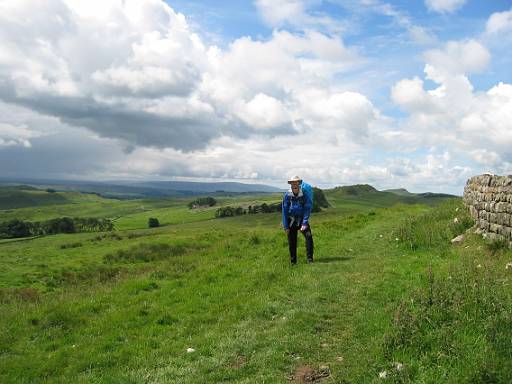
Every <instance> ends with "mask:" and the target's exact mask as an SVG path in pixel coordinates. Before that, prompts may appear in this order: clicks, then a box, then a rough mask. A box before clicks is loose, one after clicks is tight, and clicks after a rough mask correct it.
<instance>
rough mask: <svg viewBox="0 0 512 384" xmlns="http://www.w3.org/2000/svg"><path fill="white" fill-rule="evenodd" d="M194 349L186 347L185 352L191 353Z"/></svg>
mask: <svg viewBox="0 0 512 384" xmlns="http://www.w3.org/2000/svg"><path fill="white" fill-rule="evenodd" d="M195 351H196V350H195V349H194V348H187V353H193V352H195Z"/></svg>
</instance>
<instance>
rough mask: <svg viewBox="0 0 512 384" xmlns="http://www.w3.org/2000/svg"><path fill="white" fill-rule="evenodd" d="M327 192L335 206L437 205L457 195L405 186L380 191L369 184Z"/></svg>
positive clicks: (328, 190) (337, 188) (338, 188)
mask: <svg viewBox="0 0 512 384" xmlns="http://www.w3.org/2000/svg"><path fill="white" fill-rule="evenodd" d="M325 194H326V196H327V199H328V200H329V202H330V203H332V204H333V205H334V206H337V205H338V206H339V205H346V204H352V205H357V206H369V207H370V206H372V207H373V206H376V207H389V206H392V205H395V204H398V203H402V204H427V205H435V204H438V203H439V202H441V201H443V200H446V199H448V198H454V197H457V196H453V195H448V194H444V193H431V192H426V193H411V192H409V191H407V190H406V189H403V188H399V189H388V190H385V191H379V190H377V189H376V188H374V187H372V186H371V185H368V184H357V185H349V186H343V187H336V188H333V189H327V190H325Z"/></svg>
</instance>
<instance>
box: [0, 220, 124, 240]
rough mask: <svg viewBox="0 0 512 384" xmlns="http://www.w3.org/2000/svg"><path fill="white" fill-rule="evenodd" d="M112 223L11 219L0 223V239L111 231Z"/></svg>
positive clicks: (101, 221) (105, 221)
mask: <svg viewBox="0 0 512 384" xmlns="http://www.w3.org/2000/svg"><path fill="white" fill-rule="evenodd" d="M113 229H114V223H112V221H111V220H110V219H97V218H94V217H74V218H71V217H58V218H55V219H50V220H45V221H36V222H30V221H23V220H18V219H12V220H9V221H5V222H3V223H0V238H3V239H12V238H18V237H30V236H45V235H55V234H57V233H77V232H102V231H112V230H113Z"/></svg>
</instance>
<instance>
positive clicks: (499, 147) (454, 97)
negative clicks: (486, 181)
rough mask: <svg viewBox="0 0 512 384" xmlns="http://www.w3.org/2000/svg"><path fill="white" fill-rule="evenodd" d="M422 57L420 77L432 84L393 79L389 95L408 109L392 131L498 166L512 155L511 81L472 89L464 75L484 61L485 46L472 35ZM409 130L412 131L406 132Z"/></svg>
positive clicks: (417, 142)
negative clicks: (433, 85)
mask: <svg viewBox="0 0 512 384" xmlns="http://www.w3.org/2000/svg"><path fill="white" fill-rule="evenodd" d="M423 57H424V58H425V59H426V65H425V77H426V78H427V79H429V80H432V81H434V82H435V83H437V87H436V88H434V89H430V90H427V89H425V85H424V82H423V80H421V79H420V78H418V77H415V78H413V79H402V80H400V81H399V82H397V83H396V84H395V85H394V87H393V88H392V100H393V101H394V103H395V104H397V105H398V106H400V107H401V108H402V109H403V110H405V111H407V112H408V113H409V114H410V115H409V117H408V118H407V119H406V120H404V121H403V122H402V124H401V130H400V131H399V132H397V136H398V137H399V138H400V139H401V140H402V141H403V142H409V143H410V144H411V145H414V146H417V147H425V146H433V147H434V148H450V149H451V152H452V153H455V154H456V157H459V158H461V159H464V160H463V161H464V162H465V163H468V162H471V161H476V162H477V163H478V164H480V165H485V166H494V167H495V169H501V165H503V164H506V163H507V162H510V160H511V159H512V158H511V156H510V154H509V152H510V151H509V148H510V146H511V145H512V134H511V133H510V129H508V127H509V122H510V121H511V119H512V85H510V84H505V83H499V84H497V85H495V86H493V87H492V88H491V89H489V90H488V91H487V92H475V90H474V88H473V85H472V84H471V82H470V80H469V78H468V77H467V74H468V73H471V72H478V71H482V70H483V69H484V68H485V67H486V66H487V64H488V62H489V59H490V55H489V53H488V51H487V49H486V48H485V47H483V46H482V45H481V44H480V43H478V42H476V41H464V42H449V43H447V44H446V45H445V46H444V48H443V49H440V50H431V51H428V52H426V53H425V54H424V55H423ZM412 131H414V132H416V134H415V135H410V134H409V132H412ZM468 154H469V157H468ZM448 163H449V161H448ZM432 164H433V163H432Z"/></svg>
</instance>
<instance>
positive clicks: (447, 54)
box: [423, 40, 491, 74]
mask: <svg viewBox="0 0 512 384" xmlns="http://www.w3.org/2000/svg"><path fill="white" fill-rule="evenodd" d="M423 56H424V58H425V61H426V62H427V63H428V64H430V65H431V66H432V67H435V68H436V72H437V73H448V74H469V73H477V72H481V71H482V70H484V69H485V68H486V67H487V65H488V64H489V61H490V58H491V55H490V53H489V51H488V50H487V48H485V47H484V46H483V45H482V44H481V43H479V42H478V41H476V40H466V41H462V42H460V41H450V42H448V43H446V44H445V45H444V47H443V49H432V50H429V51H427V52H425V53H424V55H423Z"/></svg>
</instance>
